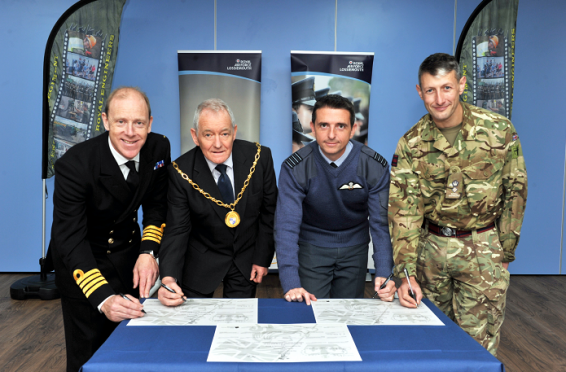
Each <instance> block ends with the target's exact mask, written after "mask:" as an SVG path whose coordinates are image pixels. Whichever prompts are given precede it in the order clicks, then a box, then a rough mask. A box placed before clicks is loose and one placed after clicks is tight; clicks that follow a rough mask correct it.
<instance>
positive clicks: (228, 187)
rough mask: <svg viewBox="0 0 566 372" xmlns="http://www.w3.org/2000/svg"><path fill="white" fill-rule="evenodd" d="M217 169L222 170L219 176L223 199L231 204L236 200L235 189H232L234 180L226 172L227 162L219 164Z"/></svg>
mask: <svg viewBox="0 0 566 372" xmlns="http://www.w3.org/2000/svg"><path fill="white" fill-rule="evenodd" d="M216 170H217V171H219V172H220V178H218V188H219V189H220V194H222V201H223V202H224V203H226V204H231V203H233V202H234V190H233V189H232V182H230V178H229V177H228V175H227V174H226V164H218V165H217V166H216Z"/></svg>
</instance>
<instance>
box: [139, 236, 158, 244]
mask: <svg viewBox="0 0 566 372" xmlns="http://www.w3.org/2000/svg"><path fill="white" fill-rule="evenodd" d="M144 240H151V241H153V242H156V243H157V244H161V239H159V240H158V239H155V238H151V237H149V236H144V237H143V238H142V242H143V241H144Z"/></svg>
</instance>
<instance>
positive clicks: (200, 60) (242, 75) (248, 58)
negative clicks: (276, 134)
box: [177, 50, 261, 154]
mask: <svg viewBox="0 0 566 372" xmlns="http://www.w3.org/2000/svg"><path fill="white" fill-rule="evenodd" d="M177 56H178V60H179V100H180V109H181V153H182V154H184V153H185V152H187V151H189V150H191V149H192V148H194V147H195V143H194V142H193V138H192V137H191V128H193V116H194V114H195V111H196V109H197V106H198V105H199V104H200V103H201V102H202V101H204V100H206V99H209V98H220V99H221V100H223V101H224V102H226V103H227V104H228V106H229V107H230V108H231V109H232V112H233V113H234V117H235V120H236V125H237V126H238V132H237V133H236V137H237V138H238V139H244V140H248V141H252V142H259V124H260V123H259V120H260V104H261V51H237V50H230V51H207V50H187V51H184V50H180V51H178V53H177Z"/></svg>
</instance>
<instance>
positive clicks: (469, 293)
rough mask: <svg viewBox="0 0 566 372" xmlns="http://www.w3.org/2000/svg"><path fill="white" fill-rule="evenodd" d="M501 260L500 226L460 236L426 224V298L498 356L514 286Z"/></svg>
mask: <svg viewBox="0 0 566 372" xmlns="http://www.w3.org/2000/svg"><path fill="white" fill-rule="evenodd" d="M502 259H503V249H502V248H501V243H500V242H499V236H498V233H497V229H492V230H489V231H485V232H483V233H480V234H478V233H476V232H475V231H474V232H473V233H472V235H471V236H468V237H464V238H455V237H441V236H436V235H433V234H430V233H428V229H426V228H423V231H422V234H421V237H420V241H419V249H418V258H417V281H418V282H419V284H420V286H421V290H422V292H423V296H424V297H426V298H428V299H429V300H430V301H432V302H433V303H434V304H435V305H436V306H437V307H438V308H439V309H440V310H442V312H444V314H446V315H447V316H448V317H449V318H450V319H452V320H453V321H454V322H456V323H457V324H458V325H459V326H460V327H461V328H462V329H463V330H464V331H466V332H467V333H468V334H469V335H470V336H472V337H473V338H474V339H475V340H476V341H477V342H479V343H480V344H481V345H482V346H483V347H485V348H486V349H487V350H488V351H489V352H490V353H491V354H493V355H494V356H495V355H496V354H497V347H498V346H499V338H500V336H499V331H500V328H501V324H502V323H503V319H504V317H505V297H506V293H507V288H508V287H509V272H508V271H507V270H506V269H505V268H503V266H502V264H501V261H502Z"/></svg>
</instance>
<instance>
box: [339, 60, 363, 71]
mask: <svg viewBox="0 0 566 372" xmlns="http://www.w3.org/2000/svg"><path fill="white" fill-rule="evenodd" d="M340 71H348V72H363V71H364V63H363V62H354V61H349V62H348V66H346V67H342V68H340Z"/></svg>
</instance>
